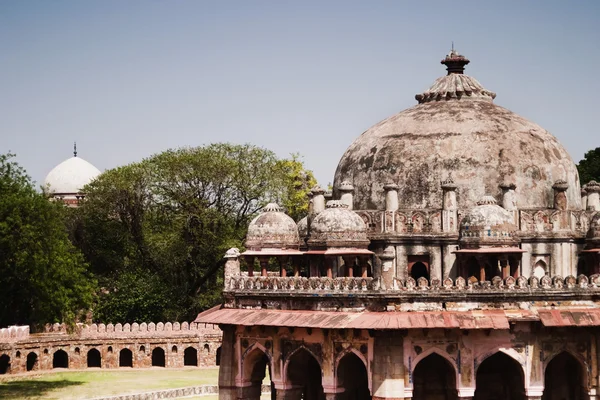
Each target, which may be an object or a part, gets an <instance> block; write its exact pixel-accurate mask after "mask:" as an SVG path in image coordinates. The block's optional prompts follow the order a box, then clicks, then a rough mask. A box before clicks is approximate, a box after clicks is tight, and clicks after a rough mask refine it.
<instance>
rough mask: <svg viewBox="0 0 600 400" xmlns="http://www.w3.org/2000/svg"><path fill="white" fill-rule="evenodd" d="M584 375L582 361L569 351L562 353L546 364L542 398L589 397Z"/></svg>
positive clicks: (552, 399) (544, 399) (574, 399)
mask: <svg viewBox="0 0 600 400" xmlns="http://www.w3.org/2000/svg"><path fill="white" fill-rule="evenodd" d="M584 377H585V375H584V372H583V367H582V365H581V363H580V362H579V361H578V360H577V359H576V358H575V357H573V356H572V355H571V354H569V353H567V352H562V353H560V354H559V355H557V356H556V357H554V358H553V359H552V360H551V361H550V363H548V365H547V366H546V372H545V373H544V395H543V396H542V400H583V399H589V396H588V395H587V394H586V393H587V390H586V386H587V385H586V384H585V379H584Z"/></svg>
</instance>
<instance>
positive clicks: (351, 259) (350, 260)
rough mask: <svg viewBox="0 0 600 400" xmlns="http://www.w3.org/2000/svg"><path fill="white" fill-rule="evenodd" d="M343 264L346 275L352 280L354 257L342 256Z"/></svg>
mask: <svg viewBox="0 0 600 400" xmlns="http://www.w3.org/2000/svg"><path fill="white" fill-rule="evenodd" d="M342 258H343V259H344V264H345V266H346V275H347V276H349V277H350V278H352V277H353V276H354V263H355V260H356V256H343V257H342Z"/></svg>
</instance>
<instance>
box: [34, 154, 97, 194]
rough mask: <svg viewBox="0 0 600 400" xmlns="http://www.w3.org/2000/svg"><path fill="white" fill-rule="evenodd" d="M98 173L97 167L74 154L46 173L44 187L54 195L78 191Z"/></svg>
mask: <svg viewBox="0 0 600 400" xmlns="http://www.w3.org/2000/svg"><path fill="white" fill-rule="evenodd" d="M75 154H76V153H75ZM100 173H101V172H100V170H99V169H98V168H96V167H94V166H93V165H92V164H90V163H89V162H87V161H85V160H84V159H83V158H81V157H77V156H76V155H75V156H73V157H71V158H69V159H67V160H65V161H63V162H61V163H60V164H58V165H57V166H56V167H54V168H53V169H52V171H50V173H48V175H46V179H44V188H46V189H47V190H48V193H50V194H55V195H57V194H63V195H64V194H75V193H80V192H81V190H82V189H83V187H84V186H85V185H87V184H88V183H90V182H91V181H92V180H94V179H95V178H96V177H97V176H98V175H100Z"/></svg>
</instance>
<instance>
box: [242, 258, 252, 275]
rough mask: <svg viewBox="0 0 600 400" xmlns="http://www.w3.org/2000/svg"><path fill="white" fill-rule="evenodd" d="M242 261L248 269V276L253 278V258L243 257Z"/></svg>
mask: <svg viewBox="0 0 600 400" xmlns="http://www.w3.org/2000/svg"><path fill="white" fill-rule="evenodd" d="M244 259H245V260H246V266H247V267H248V276H254V256H245V257H244Z"/></svg>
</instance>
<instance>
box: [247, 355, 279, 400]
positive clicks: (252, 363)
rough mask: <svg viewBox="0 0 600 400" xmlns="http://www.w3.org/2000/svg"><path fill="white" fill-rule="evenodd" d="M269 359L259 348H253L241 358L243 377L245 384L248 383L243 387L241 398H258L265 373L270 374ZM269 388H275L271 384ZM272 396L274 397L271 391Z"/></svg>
mask: <svg viewBox="0 0 600 400" xmlns="http://www.w3.org/2000/svg"><path fill="white" fill-rule="evenodd" d="M269 361H270V360H269V357H268V356H267V355H266V354H265V353H264V352H263V351H262V350H261V349H260V348H254V349H253V350H252V351H250V353H248V354H246V355H245V356H244V359H243V360H242V363H243V364H242V368H243V379H244V383H245V384H248V383H250V385H248V386H246V387H245V388H244V396H243V398H245V399H259V398H260V395H261V386H262V384H263V381H264V380H265V377H266V376H267V373H269V376H271V374H270V372H271V371H270V368H271V364H270V362H269ZM271 390H273V391H274V390H275V388H274V387H273V385H271ZM272 397H273V398H275V395H274V394H273V393H272Z"/></svg>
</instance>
